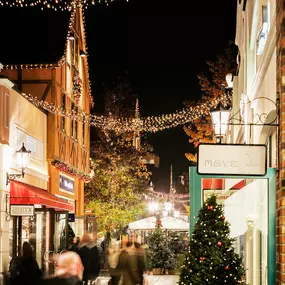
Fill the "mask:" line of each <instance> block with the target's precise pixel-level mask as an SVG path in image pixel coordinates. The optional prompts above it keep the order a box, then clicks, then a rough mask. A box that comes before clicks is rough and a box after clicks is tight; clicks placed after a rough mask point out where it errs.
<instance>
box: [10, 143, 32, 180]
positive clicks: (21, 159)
mask: <svg viewBox="0 0 285 285" xmlns="http://www.w3.org/2000/svg"><path fill="white" fill-rule="evenodd" d="M30 154H31V151H30V150H27V149H26V148H25V145H24V143H23V145H22V147H21V148H20V149H19V150H17V151H16V161H17V165H18V166H19V167H20V168H21V170H22V173H13V174H9V173H8V172H7V182H6V184H7V185H8V184H9V183H10V181H11V180H14V179H16V178H21V177H22V178H23V177H24V176H25V169H26V168H27V166H28V164H29V161H30Z"/></svg>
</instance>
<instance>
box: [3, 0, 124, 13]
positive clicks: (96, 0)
mask: <svg viewBox="0 0 285 285" xmlns="http://www.w3.org/2000/svg"><path fill="white" fill-rule="evenodd" d="M119 1H121V2H126V3H128V2H130V0H119ZM112 2H118V0H70V1H63V0H16V1H15V0H0V6H8V7H11V8H14V7H17V8H24V7H40V8H41V9H42V10H43V9H53V10H55V11H71V10H73V9H74V8H76V7H79V6H80V7H82V8H83V9H87V8H88V6H93V5H106V6H109V4H111V3H112Z"/></svg>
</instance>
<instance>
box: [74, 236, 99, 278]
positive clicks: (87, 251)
mask: <svg viewBox="0 0 285 285" xmlns="http://www.w3.org/2000/svg"><path fill="white" fill-rule="evenodd" d="M77 253H78V254H79V256H80V258H81V261H82V264H83V267H84V271H83V281H85V282H86V283H87V282H88V281H89V280H91V281H94V280H95V279H96V278H97V277H98V276H99V272H100V256H99V250H98V248H97V246H96V244H95V242H93V240H92V238H91V236H90V234H87V233H86V234H84V235H83V237H82V239H81V242H80V243H79V245H78V250H77Z"/></svg>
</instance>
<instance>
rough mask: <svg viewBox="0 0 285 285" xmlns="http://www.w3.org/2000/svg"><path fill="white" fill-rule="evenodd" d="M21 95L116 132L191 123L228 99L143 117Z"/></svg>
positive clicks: (56, 112) (64, 115)
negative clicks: (104, 113) (66, 106)
mask: <svg viewBox="0 0 285 285" xmlns="http://www.w3.org/2000/svg"><path fill="white" fill-rule="evenodd" d="M22 95H23V96H24V97H25V98H26V99H27V100H28V101H29V102H31V103H32V104H33V105H35V106H37V107H40V108H43V109H44V110H46V111H48V112H50V113H53V114H55V115H58V116H61V117H66V118H69V119H71V120H75V121H77V122H84V123H85V124H89V125H90V126H94V127H97V128H99V129H103V130H113V131H116V132H118V133H126V132H134V131H140V132H151V133H156V132H158V131H162V130H166V129H170V128H174V127H177V126H179V125H185V124H187V123H192V122H194V121H195V120H196V119H198V118H199V117H201V116H203V115H208V114H209V111H210V109H211V108H213V107H215V106H216V105H217V104H218V103H219V102H222V103H224V104H225V103H226V104H228V102H229V99H230V98H229V96H228V95H227V94H224V95H221V96H220V97H219V98H216V99H213V100H212V101H210V102H200V103H198V104H197V105H196V106H193V107H189V108H184V109H182V110H180V111H176V112H175V113H172V114H162V115H159V116H150V117H145V118H144V117H142V118H117V117H111V116H108V117H106V116H97V115H90V114H86V113H84V112H80V113H77V112H75V111H74V110H68V109H63V108H62V107H59V106H56V105H54V104H51V103H48V102H47V101H43V100H39V99H37V98H35V97H33V96H32V95H31V94H25V93H23V94H22Z"/></svg>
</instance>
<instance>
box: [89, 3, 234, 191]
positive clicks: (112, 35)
mask: <svg viewBox="0 0 285 285" xmlns="http://www.w3.org/2000/svg"><path fill="white" fill-rule="evenodd" d="M235 19H236V0H217V1H195V0H192V1H189V0H135V1H132V0H130V2H129V3H125V2H120V1H118V2H116V3H113V4H110V5H109V6H108V7H106V6H104V5H97V6H93V7H90V8H88V10H87V12H86V28H87V44H88V52H89V67H90V73H91V81H92V87H93V92H94V97H95V104H96V106H95V109H94V111H95V112H96V111H100V110H101V108H102V98H103V94H102V85H101V84H102V82H104V81H107V80H110V79H114V78H116V76H119V75H122V74H123V73H124V71H128V74H129V78H130V82H131V85H132V88H133V90H134V92H135V93H136V94H138V96H139V101H140V112H141V115H142V116H148V115H155V114H162V113H171V112H174V111H175V110H177V109H181V108H183V102H184V101H185V100H193V99H194V100H195V99H199V98H200V96H201V92H200V88H199V84H198V80H197V74H198V73H199V72H200V71H202V70H205V68H206V60H209V59H214V58H215V56H216V54H217V53H218V52H222V51H223V49H224V48H225V47H226V46H227V43H228V41H229V40H234V36H235ZM147 138H148V141H149V142H150V143H151V144H153V146H154V151H155V153H156V154H158V155H159V156H160V167H159V168H158V169H152V170H153V177H152V180H153V182H154V185H155V188H156V190H157V191H163V190H168V189H169V169H170V165H171V164H172V165H173V172H174V177H177V176H178V175H180V174H182V173H183V172H187V171H188V167H189V162H188V161H187V159H186V158H185V155H184V154H185V152H187V151H191V149H192V148H191V145H190V144H189V143H188V139H187V136H186V134H185V133H184V131H183V128H182V127H178V128H176V129H172V130H167V131H161V132H158V133H156V134H147Z"/></svg>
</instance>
